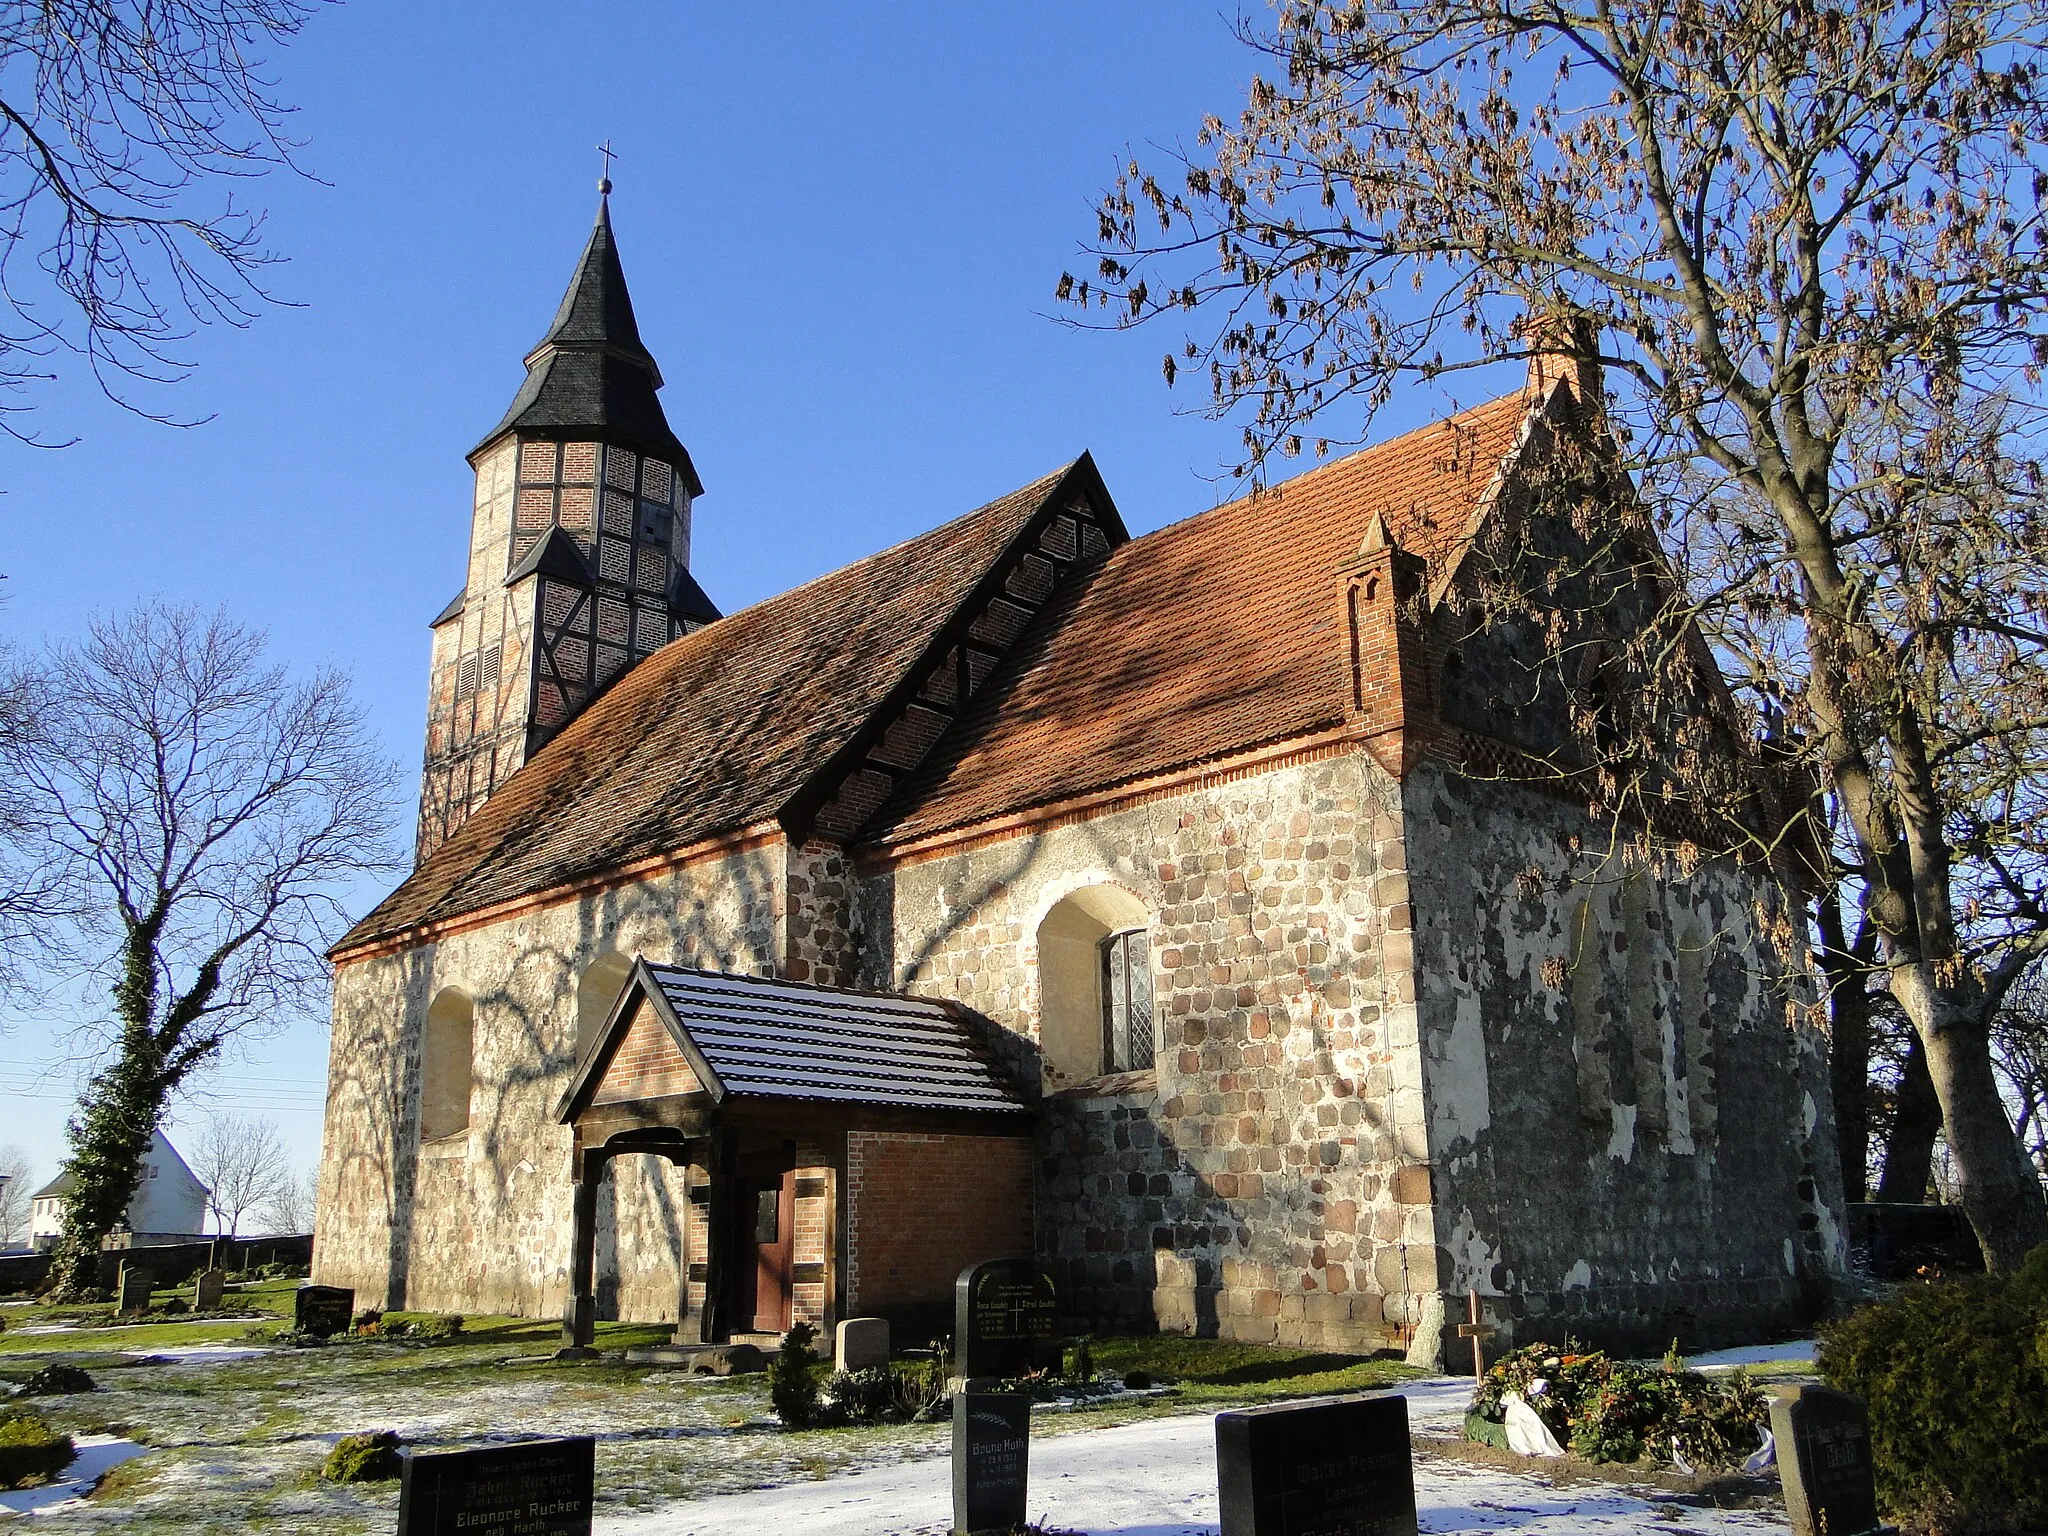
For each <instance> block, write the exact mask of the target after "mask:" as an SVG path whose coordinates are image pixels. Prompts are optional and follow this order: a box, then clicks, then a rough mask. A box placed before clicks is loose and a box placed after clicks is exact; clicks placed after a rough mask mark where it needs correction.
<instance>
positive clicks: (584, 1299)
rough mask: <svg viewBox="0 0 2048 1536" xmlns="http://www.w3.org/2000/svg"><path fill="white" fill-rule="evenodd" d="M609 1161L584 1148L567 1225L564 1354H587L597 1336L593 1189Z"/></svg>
mask: <svg viewBox="0 0 2048 1536" xmlns="http://www.w3.org/2000/svg"><path fill="white" fill-rule="evenodd" d="M610 1161H611V1154H610V1153H609V1152H608V1151H606V1150H605V1149H604V1148H602V1147H587V1148H585V1149H584V1151H583V1154H582V1163H583V1176H582V1177H581V1178H580V1179H578V1180H577V1181H576V1196H575V1201H574V1205H573V1207H572V1209H571V1215H570V1225H569V1310H568V1311H567V1312H566V1313H565V1314H564V1315H563V1317H562V1349H563V1353H565V1354H566V1353H568V1352H570V1351H575V1352H576V1353H577V1354H583V1353H585V1352H588V1351H590V1349H591V1346H592V1344H593V1343H594V1342H595V1340H596V1337H597V1187H598V1185H599V1184H601V1183H602V1182H604V1170H605V1165H606V1164H607V1163H609V1162H610Z"/></svg>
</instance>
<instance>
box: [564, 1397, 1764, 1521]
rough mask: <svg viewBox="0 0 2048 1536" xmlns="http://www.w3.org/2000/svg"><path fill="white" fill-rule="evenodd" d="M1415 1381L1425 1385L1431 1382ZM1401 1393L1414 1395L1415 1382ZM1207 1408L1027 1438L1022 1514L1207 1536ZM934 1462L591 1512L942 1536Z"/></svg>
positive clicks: (1473, 1507) (1631, 1500) (1542, 1517)
mask: <svg viewBox="0 0 2048 1536" xmlns="http://www.w3.org/2000/svg"><path fill="white" fill-rule="evenodd" d="M1425 1385H1428V1386H1431V1387H1434V1386H1436V1384H1435V1383H1427V1384H1425ZM1402 1395H1404V1396H1409V1397H1411V1398H1413V1397H1414V1395H1415V1394H1414V1393H1413V1391H1412V1390H1404V1392H1403V1394H1402ZM1213 1424H1214V1421H1213V1419H1212V1418H1211V1416H1210V1415H1208V1414H1201V1415H1191V1416H1183V1417H1174V1418H1164V1419H1151V1420H1147V1421H1145V1422H1143V1423H1138V1424H1125V1425H1121V1426H1118V1427H1116V1428H1113V1429H1102V1430H1094V1431H1090V1432H1087V1433H1083V1434H1074V1435H1063V1436H1059V1437H1056V1438H1050V1439H1043V1440H1038V1441H1035V1442H1034V1443H1033V1445H1032V1447H1031V1473H1030V1481H1031V1497H1030V1503H1029V1511H1030V1517H1031V1519H1032V1520H1033V1521H1034V1522H1037V1523H1038V1524H1040V1525H1043V1526H1046V1527H1048V1528H1057V1529H1061V1530H1068V1531H1075V1532H1081V1533H1089V1536H1210V1533H1213V1532H1214V1531H1215V1530H1216V1529H1217V1527H1218V1525H1219V1523H1220V1522H1219V1519H1218V1513H1217V1505H1216V1431H1215V1429H1214V1427H1213ZM951 1479H952V1465H951V1462H950V1461H949V1460H948V1459H947V1458H945V1457H930V1458H926V1459H924V1460H919V1461H909V1462H903V1463H900V1464H898V1465H896V1466H891V1467H878V1468H872V1469H870V1470H867V1471H862V1472H855V1473H851V1474H849V1475H847V1476H844V1477H832V1478H826V1479H823V1480H821V1481H816V1482H800V1483H794V1484H790V1485H787V1486H784V1487H780V1488H766V1489H760V1490H757V1491H754V1492H749V1493H733V1494H724V1495H720V1496H717V1497H713V1498H706V1499H692V1500H687V1501H682V1502H678V1503H673V1504H668V1505H664V1506H662V1507H660V1508H658V1509H652V1510H644V1511H638V1512H635V1513H633V1514H630V1515H614V1516H610V1517H600V1518H599V1519H598V1521H597V1522H596V1526H595V1530H596V1531H597V1532H598V1533H599V1536H657V1533H659V1536H759V1532H761V1531H762V1530H764V1529H769V1530H773V1531H775V1532H776V1536H942V1533H944V1532H945V1531H947V1530H948V1529H949V1528H950V1527H951V1524H952V1513H953V1511H952V1481H951ZM1415 1501H1416V1508H1417V1512H1418V1514H1419V1516H1420V1524H1421V1528H1422V1530H1423V1531H1425V1532H1427V1533H1429V1536H1454V1533H1461V1532H1475V1533H1487V1536H1493V1533H1510V1532H1512V1533H1518V1536H1636V1533H1639V1532H1641V1531H1643V1530H1644V1529H1646V1528H1650V1529H1655V1528H1656V1527H1654V1526H1651V1525H1650V1522H1651V1520H1652V1519H1653V1518H1654V1517H1655V1515H1656V1514H1657V1513H1658V1507H1657V1506H1656V1505H1653V1504H1652V1503H1651V1501H1650V1500H1649V1499H1647V1498H1645V1497H1642V1496H1640V1495H1639V1494H1636V1493H1633V1492H1631V1491H1629V1490H1627V1489H1624V1488H1617V1487H1613V1486H1611V1485H1607V1484H1597V1485H1595V1484H1572V1485H1567V1486H1564V1487H1558V1486H1555V1485H1553V1484H1552V1482H1551V1481H1550V1480H1549V1479H1548V1478H1546V1477H1543V1476H1540V1475H1532V1474H1530V1473H1524V1472H1515V1471H1508V1470H1504V1469H1497V1468H1492V1467H1479V1466H1471V1465H1468V1464H1465V1463H1461V1462H1451V1461H1437V1460H1433V1459H1430V1458H1420V1459H1418V1460H1417V1462H1416V1466H1415ZM1683 1529H1684V1530H1685V1531H1686V1532H1687V1533H1688V1536H1765V1533H1779V1532H1782V1531H1783V1530H1784V1529H1785V1522H1784V1520H1783V1519H1782V1517H1778V1516H1775V1515H1772V1514H1766V1513H1761V1512H1756V1511H1720V1510H1708V1509H1694V1508H1688V1509H1686V1510H1685V1511H1684V1521H1683Z"/></svg>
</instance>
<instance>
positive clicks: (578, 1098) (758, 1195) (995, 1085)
mask: <svg viewBox="0 0 2048 1536" xmlns="http://www.w3.org/2000/svg"><path fill="white" fill-rule="evenodd" d="M989 1038H991V1037H990V1035H989V1034H988V1033H987V1029H986V1026H984V1025H982V1024H981V1023H980V1021H977V1020H976V1019H974V1017H973V1016H972V1015H969V1014H967V1013H966V1012H965V1010H963V1009H961V1008H960V1007H959V1006H958V1005H957V1004H953V1003H950V1002H943V1001H939V1000H935V999H930V998H919V997H905V996H898V995H894V994H888V993H871V992H857V991H850V990H846V989H843V988H835V987H822V986H814V985H810V984H807V983H801V982H792V981H780V980H773V979H764V978H758V977H751V976H740V975H731V974H727V973H723V972H716V971H704V970H690V969H685V968H682V967H678V966H669V965H659V964H653V963H650V962H648V961H647V960H645V959H638V960H636V961H635V963H634V966H633V970H632V974H631V976H630V978H629V979H628V981H627V983H626V986H625V989H624V991H623V992H622V993H621V994H620V997H619V1001H618V1003H617V1004H616V1005H615V1006H614V1008H613V1010H612V1013H611V1015H610V1017H609V1018H608V1019H607V1020H606V1022H605V1024H604V1026H603V1027H602V1028H601V1029H599V1030H597V1031H596V1032H595V1033H594V1034H593V1035H592V1037H591V1038H590V1039H589V1040H588V1041H587V1042H586V1044H585V1046H584V1048H583V1052H582V1055H581V1057H580V1059H579V1060H578V1062H577V1065H576V1070H575V1072H574V1075H573V1077H572V1079H571V1082H570V1086H569V1089H568V1090H567V1092H566V1093H565V1094H564V1095H563V1098H562V1101H561V1104H560V1105H559V1106H558V1109H557V1118H558V1119H559V1120H560V1121H561V1123H563V1124H566V1125H569V1126H570V1127H572V1128H573V1130H574V1133H575V1143H574V1145H575V1151H574V1177H575V1184H576V1200H575V1206H574V1220H573V1223H572V1231H571V1244H570V1249H571V1251H570V1255H569V1257H570V1272H571V1300H570V1304H569V1310H568V1314H567V1316H566V1317H565V1319H564V1336H565V1342H566V1343H567V1344H568V1345H569V1346H570V1347H572V1348H579V1349H587V1348H589V1347H590V1345H591V1341H592V1338H593V1336H594V1328H595V1323H596V1316H597V1302H596V1277H595V1272H594V1271H595V1225H596V1212H597V1195H598V1189H599V1186H600V1184H601V1183H602V1180H603V1177H604V1173H605V1170H606V1168H607V1167H608V1166H609V1165H610V1164H611V1162H612V1161H613V1160H614V1159H617V1158H619V1157H623V1156H631V1155H653V1156H658V1157H663V1158H667V1159H668V1160H670V1161H671V1162H673V1163H676V1164H677V1165H679V1166H681V1167H683V1168H684V1169H685V1170H687V1172H686V1184H687V1188H688V1191H689V1199H688V1206H687V1210H686V1212H685V1213H684V1214H683V1217H682V1219H681V1220H680V1222H679V1227H680V1243H681V1252H680V1253H679V1254H678V1255H677V1263H678V1270H679V1273H678V1283H679V1287H680V1289H681V1293H682V1305H681V1306H680V1307H679V1311H680V1312H681V1314H682V1322H681V1323H680V1324H679V1326H678V1330H677V1334H678V1340H679V1342H680V1341H682V1340H684V1339H686V1338H687V1339H688V1340H689V1341H690V1342H702V1343H710V1342H715V1341H720V1340H726V1339H734V1338H747V1337H755V1338H759V1339H764V1340H765V1339H766V1338H768V1337H771V1336H773V1335H776V1334H780V1333H781V1332H782V1331H784V1330H785V1329H787V1328H788V1327H789V1326H790V1325H791V1324H792V1323H793V1322H796V1321H798V1320H803V1321H808V1322H812V1323H815V1324H817V1325H818V1326H819V1327H821V1328H829V1327H830V1326H831V1325H832V1324H833V1323H834V1322H836V1321H837V1319H838V1318H840V1317H844V1316H855V1315H862V1316H873V1315H882V1316H890V1317H892V1318H894V1319H897V1320H899V1321H900V1322H901V1323H902V1324H904V1325H906V1326H918V1325H932V1324H938V1325H940V1326H943V1316H944V1310H945V1308H946V1306H947V1305H948V1304H949V1302H950V1297H951V1287H952V1282H953V1277H954V1276H955V1275H957V1274H958V1272H959V1270H960V1269H962V1268H964V1267H965V1266H966V1265H968V1264H972V1263H978V1262H980V1261H981V1260H982V1259H986V1258H1000V1257H1010V1256H1014V1255H1016V1254H1018V1253H1029V1252H1031V1251H1032V1248H1033V1237H1034V1233H1033V1230H1032V1200H1031V1171H1032V1156H1031V1130H1032V1121H1033V1105H1032V1103H1031V1101H1030V1099H1029V1098H1028V1097H1027V1095H1026V1093H1025V1091H1024V1090H1023V1089H1022V1088H1021V1087H1020V1086H1019V1085H1018V1084H1017V1082H1015V1081H1013V1079H1012V1077H1011V1074H1010V1073H1009V1072H1008V1071H1007V1070H1006V1069H1005V1068H1004V1066H1003V1065H1002V1064H1001V1063H1000V1062H999V1061H998V1060H997V1059H996V1057H995V1056H994V1055H993V1054H992V1053H991V1051H990V1050H989V1049H988V1048H987V1047H986V1045H985V1044H984V1042H985V1041H986V1040H988V1039H989Z"/></svg>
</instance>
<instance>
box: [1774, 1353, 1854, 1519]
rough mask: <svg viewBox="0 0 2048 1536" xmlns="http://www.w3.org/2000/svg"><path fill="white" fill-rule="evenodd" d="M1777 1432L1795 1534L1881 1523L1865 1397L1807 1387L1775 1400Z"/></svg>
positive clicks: (1780, 1470)
mask: <svg viewBox="0 0 2048 1536" xmlns="http://www.w3.org/2000/svg"><path fill="white" fill-rule="evenodd" d="M1771 1435H1772V1437H1773V1438H1774V1439H1775V1440H1776V1441H1777V1443H1778V1481H1779V1482H1780V1483H1781V1484H1783V1485H1784V1489H1785V1514H1786V1515H1787V1517H1788V1518H1789V1519H1790V1520H1791V1522H1792V1529H1793V1531H1794V1533H1795V1536H1863V1533H1864V1532H1866V1531H1874V1530H1877V1529H1879V1528H1880V1527H1879V1522H1878V1518H1877V1486H1876V1477H1875V1472H1874V1469H1873V1468H1872V1465H1871V1460H1870V1413H1869V1410H1868V1409H1866V1408H1865V1407H1864V1406H1863V1399H1862V1398H1860V1397H1851V1396H1850V1395H1849V1394H1848V1393H1846V1392H1834V1391H1830V1390H1829V1389H1828V1388H1826V1387H1801V1388H1800V1389H1799V1392H1798V1395H1797V1396H1791V1395H1787V1396H1785V1397H1781V1398H1779V1399H1778V1400H1777V1401H1776V1402H1774V1403H1772V1404H1771Z"/></svg>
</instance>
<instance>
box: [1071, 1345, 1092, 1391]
mask: <svg viewBox="0 0 2048 1536" xmlns="http://www.w3.org/2000/svg"><path fill="white" fill-rule="evenodd" d="M1067 1375H1068V1376H1070V1377H1072V1378H1073V1379H1074V1380H1075V1381H1093V1380H1094V1379H1095V1351H1094V1349H1093V1348H1091V1347H1090V1345H1089V1343H1088V1340H1087V1337H1086V1336H1085V1335H1084V1336H1083V1337H1081V1338H1078V1339H1076V1340H1075V1341H1074V1353H1073V1358H1072V1360H1071V1362H1070V1363H1069V1364H1068V1367H1067Z"/></svg>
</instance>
